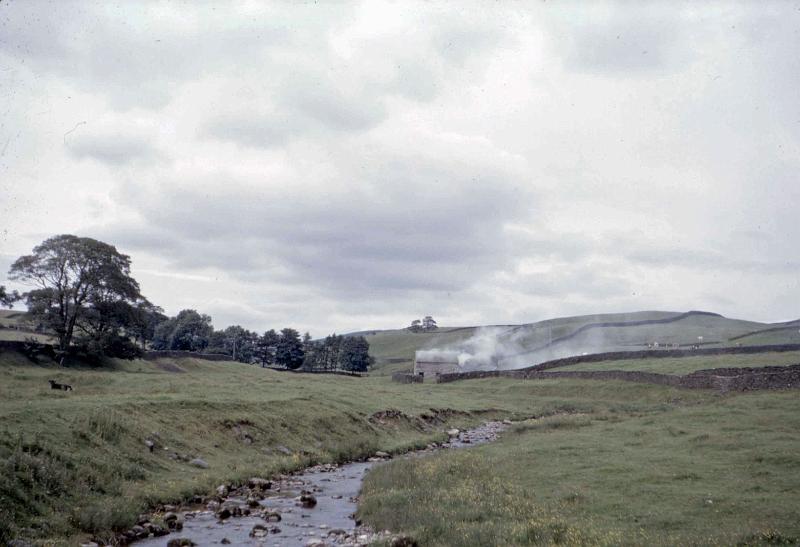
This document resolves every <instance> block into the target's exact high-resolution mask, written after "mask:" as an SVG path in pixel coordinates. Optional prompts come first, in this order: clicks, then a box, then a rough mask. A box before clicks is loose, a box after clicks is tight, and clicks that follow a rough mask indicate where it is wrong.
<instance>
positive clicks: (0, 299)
mask: <svg viewBox="0 0 800 547" xmlns="http://www.w3.org/2000/svg"><path fill="white" fill-rule="evenodd" d="M20 298H21V297H20V295H19V293H18V292H17V291H14V292H7V291H6V288H5V287H4V286H3V285H0V306H6V307H8V308H10V307H11V306H13V305H14V302H16V301H17V300H19V299H20Z"/></svg>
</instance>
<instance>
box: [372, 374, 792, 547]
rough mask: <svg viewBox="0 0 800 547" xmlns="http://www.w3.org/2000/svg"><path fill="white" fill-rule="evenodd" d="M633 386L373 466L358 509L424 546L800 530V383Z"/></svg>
mask: <svg viewBox="0 0 800 547" xmlns="http://www.w3.org/2000/svg"><path fill="white" fill-rule="evenodd" d="M656 391H659V392H660V391H661V390H660V389H656ZM628 395H630V396H631V397H630V399H628V405H627V406H626V407H617V408H616V409H614V408H613V407H612V408H611V409H602V408H600V407H599V406H595V408H593V409H588V408H576V409H575V410H578V411H580V414H575V415H562V416H553V417H550V418H545V419H540V420H535V421H529V422H525V423H523V424H521V425H519V426H516V427H515V428H514V430H513V431H512V432H510V433H508V434H506V435H505V436H504V438H503V439H502V440H501V441H500V442H498V443H495V444H493V445H487V446H483V447H479V448H476V449H472V450H465V451H460V452H448V453H441V454H439V455H436V456H433V457H428V458H425V459H424V460H421V461H420V460H412V461H395V462H393V463H391V464H389V465H386V466H381V467H379V468H376V469H375V470H373V471H372V472H371V473H369V475H368V477H367V480H366V482H365V486H364V490H363V492H362V504H361V506H360V509H359V515H360V517H361V518H363V519H364V520H365V521H366V522H367V523H369V524H371V525H373V526H375V527H377V528H379V529H382V528H389V529H392V530H402V531H404V532H405V533H408V534H410V535H412V536H414V537H415V538H417V539H418V540H419V541H420V542H421V544H423V545H476V546H477V545H533V544H552V543H558V544H597V545H733V544H737V543H741V544H777V543H779V544H789V543H791V544H796V543H797V542H798V541H800V505H798V504H797V498H796V495H797V492H798V491H800V455H798V447H800V398H798V397H797V394H796V392H779V393H766V392H761V393H754V394H746V395H737V396H727V397H710V398H707V399H704V400H702V401H693V402H692V404H686V403H688V401H684V402H683V403H681V404H677V403H671V404H667V405H664V406H662V407H659V408H655V409H654V408H651V407H649V405H647V404H643V402H644V401H643V400H642V399H641V395H642V394H641V393H639V394H637V393H629V394H628ZM637 395H639V396H638V397H637ZM781 540H784V541H786V543H780V541H781Z"/></svg>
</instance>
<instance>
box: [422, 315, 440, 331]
mask: <svg viewBox="0 0 800 547" xmlns="http://www.w3.org/2000/svg"><path fill="white" fill-rule="evenodd" d="M437 328H439V327H437V326H436V321H434V320H433V317H431V316H430V315H426V316H425V317H424V318H423V319H422V330H435V329H437Z"/></svg>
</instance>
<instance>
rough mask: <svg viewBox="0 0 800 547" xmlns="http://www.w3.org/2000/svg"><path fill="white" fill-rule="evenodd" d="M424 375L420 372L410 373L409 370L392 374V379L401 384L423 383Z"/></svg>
mask: <svg viewBox="0 0 800 547" xmlns="http://www.w3.org/2000/svg"><path fill="white" fill-rule="evenodd" d="M422 380H423V378H422V376H420V375H419V374H409V373H407V372H395V373H394V374H392V381H393V382H399V383H401V384H421V383H422Z"/></svg>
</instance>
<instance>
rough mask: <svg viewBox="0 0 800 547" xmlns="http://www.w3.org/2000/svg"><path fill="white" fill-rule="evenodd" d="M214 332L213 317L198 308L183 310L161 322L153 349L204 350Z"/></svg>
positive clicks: (156, 329)
mask: <svg viewBox="0 0 800 547" xmlns="http://www.w3.org/2000/svg"><path fill="white" fill-rule="evenodd" d="M213 333H214V328H213V327H212V326H211V317H210V316H208V315H206V314H200V313H198V312H197V310H181V311H180V313H178V315H177V316H175V317H171V318H169V319H167V320H166V321H162V322H161V323H159V324H158V325H157V326H156V328H155V332H154V334H153V343H152V346H153V349H164V350H178V351H202V350H204V349H205V348H206V347H207V346H208V344H209V341H210V339H211V335H212V334H213Z"/></svg>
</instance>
